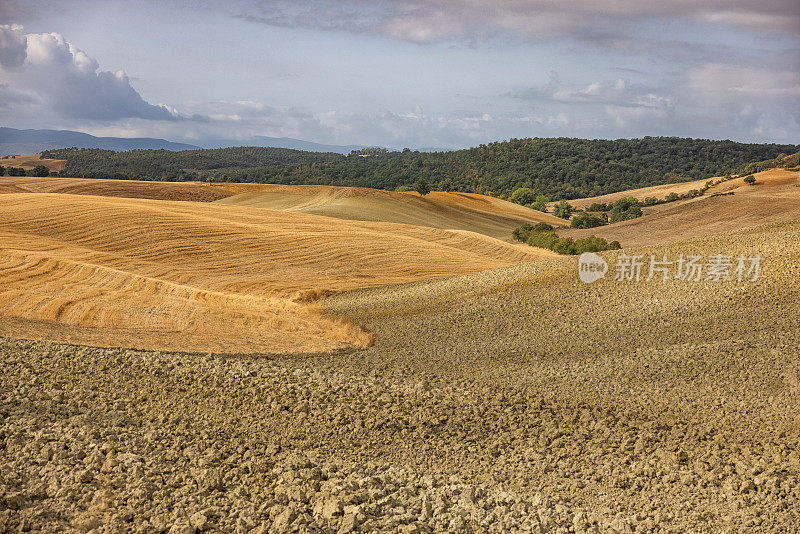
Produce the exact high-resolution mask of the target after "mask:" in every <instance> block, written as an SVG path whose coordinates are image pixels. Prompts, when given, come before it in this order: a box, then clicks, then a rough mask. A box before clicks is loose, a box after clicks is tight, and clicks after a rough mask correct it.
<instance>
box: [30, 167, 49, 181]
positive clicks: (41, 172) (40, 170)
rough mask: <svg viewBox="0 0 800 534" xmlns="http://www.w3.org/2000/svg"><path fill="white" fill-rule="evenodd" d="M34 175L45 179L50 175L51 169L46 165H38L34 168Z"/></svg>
mask: <svg viewBox="0 0 800 534" xmlns="http://www.w3.org/2000/svg"><path fill="white" fill-rule="evenodd" d="M33 175H34V176H39V177H41V178H44V177H46V176H49V175H50V169H48V168H47V167H45V166H44V165H37V166H36V167H34V168H33Z"/></svg>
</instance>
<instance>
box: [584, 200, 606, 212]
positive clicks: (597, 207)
mask: <svg viewBox="0 0 800 534" xmlns="http://www.w3.org/2000/svg"><path fill="white" fill-rule="evenodd" d="M609 210H611V204H604V203H602V202H594V203H592V205H591V206H589V207H588V208H586V211H609Z"/></svg>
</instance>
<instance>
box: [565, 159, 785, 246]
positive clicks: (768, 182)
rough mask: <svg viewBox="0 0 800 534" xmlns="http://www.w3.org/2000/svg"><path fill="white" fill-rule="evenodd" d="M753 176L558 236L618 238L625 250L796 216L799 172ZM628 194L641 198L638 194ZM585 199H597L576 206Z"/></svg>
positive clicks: (773, 171)
mask: <svg viewBox="0 0 800 534" xmlns="http://www.w3.org/2000/svg"><path fill="white" fill-rule="evenodd" d="M755 177H756V184H755V185H747V184H745V183H744V181H743V179H742V178H735V179H733V180H730V181H725V182H722V183H721V184H718V185H716V186H714V187H712V188H710V189H709V190H708V191H706V193H705V194H704V195H703V196H701V197H697V198H693V199H689V200H681V201H677V202H669V203H666V204H661V205H657V206H653V207H650V208H644V214H645V215H644V216H643V217H640V218H638V219H632V220H629V221H623V222H620V223H616V224H610V225H608V226H602V227H599V228H592V229H589V230H573V229H565V230H561V231H559V235H562V236H568V237H575V238H578V237H586V236H588V235H596V236H598V237H602V238H605V239H607V240H618V241H619V242H620V243H622V244H623V245H624V246H626V247H627V246H631V245H646V244H652V243H664V242H671V241H678V240H682V239H688V238H692V237H699V236H704V235H708V234H712V233H717V232H723V231H727V230H735V229H739V228H748V227H751V226H757V225H759V224H764V223H767V222H781V221H790V220H795V219H798V218H800V172H798V171H789V170H786V169H771V170H768V171H763V172H760V173H757V174H755ZM667 189H668V188H664V189H663V190H662V192H665V191H667ZM669 190H670V191H671V190H672V189H669ZM632 193H633V194H637V193H638V195H639V196H641V194H642V192H641V191H639V192H636V191H634V192H632ZM627 194H628V193H627V192H626V193H625V195H626V196H627ZM589 200H591V201H594V200H596V199H587V200H586V201H582V202H581V203H580V204H581V205H585V204H586V203H587V202H588V201H589ZM576 204H579V203H577V202H576Z"/></svg>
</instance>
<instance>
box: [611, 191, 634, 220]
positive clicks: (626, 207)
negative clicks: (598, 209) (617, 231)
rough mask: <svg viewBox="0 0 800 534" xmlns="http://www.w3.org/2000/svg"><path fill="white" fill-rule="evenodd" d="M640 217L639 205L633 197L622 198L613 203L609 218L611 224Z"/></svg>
mask: <svg viewBox="0 0 800 534" xmlns="http://www.w3.org/2000/svg"><path fill="white" fill-rule="evenodd" d="M641 216H642V206H641V203H640V202H639V201H638V200H637V199H635V198H634V197H623V198H620V199H619V200H617V201H616V202H614V205H613V207H612V208H611V212H610V213H609V217H610V219H611V222H612V223H615V222H620V221H627V220H629V219H636V218H638V217H641Z"/></svg>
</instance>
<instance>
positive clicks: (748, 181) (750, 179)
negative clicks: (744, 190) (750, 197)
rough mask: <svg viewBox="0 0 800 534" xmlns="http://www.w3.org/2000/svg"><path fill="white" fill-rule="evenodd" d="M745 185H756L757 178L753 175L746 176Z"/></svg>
mask: <svg viewBox="0 0 800 534" xmlns="http://www.w3.org/2000/svg"><path fill="white" fill-rule="evenodd" d="M744 183H746V184H750V185H753V184H754V183H756V177H755V176H753V175H752V174H750V175H748V176H745V177H744Z"/></svg>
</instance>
